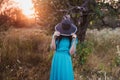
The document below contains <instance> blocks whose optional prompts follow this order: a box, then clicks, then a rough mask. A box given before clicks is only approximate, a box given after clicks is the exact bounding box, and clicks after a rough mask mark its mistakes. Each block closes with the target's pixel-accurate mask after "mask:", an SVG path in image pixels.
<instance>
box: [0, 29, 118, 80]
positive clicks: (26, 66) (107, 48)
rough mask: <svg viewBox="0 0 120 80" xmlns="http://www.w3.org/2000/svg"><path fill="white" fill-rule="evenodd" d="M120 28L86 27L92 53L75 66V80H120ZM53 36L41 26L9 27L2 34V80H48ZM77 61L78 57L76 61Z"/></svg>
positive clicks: (0, 51)
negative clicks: (84, 61)
mask: <svg viewBox="0 0 120 80" xmlns="http://www.w3.org/2000/svg"><path fill="white" fill-rule="evenodd" d="M119 32H120V29H119V28H118V29H114V30H112V29H103V30H100V31H98V30H96V29H93V30H89V29H88V30H87V33H86V41H89V42H90V43H92V44H93V46H92V48H93V51H92V54H90V55H89V56H88V58H87V62H86V63H85V64H84V65H83V66H78V67H75V69H74V70H75V80H120V68H119V67H120V63H119V48H120V47H119V46H120V35H119ZM50 41H51V35H50V34H49V33H47V32H45V31H41V30H39V29H9V30H8V31H6V32H3V33H1V34H0V54H1V63H0V80H49V71H50V64H51V56H52V53H53V52H50V51H49V44H50ZM73 63H75V64H76V59H75V60H73Z"/></svg>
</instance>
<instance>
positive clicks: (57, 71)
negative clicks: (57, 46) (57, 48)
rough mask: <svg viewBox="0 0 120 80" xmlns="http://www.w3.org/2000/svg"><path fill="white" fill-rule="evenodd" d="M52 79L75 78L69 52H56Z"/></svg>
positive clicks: (65, 79) (70, 79)
mask: <svg viewBox="0 0 120 80" xmlns="http://www.w3.org/2000/svg"><path fill="white" fill-rule="evenodd" d="M50 80H74V73H73V67H72V61H71V56H70V54H69V52H64V51H63V52H62V51H61V52H55V54H54V56H53V59H52V64H51V72H50Z"/></svg>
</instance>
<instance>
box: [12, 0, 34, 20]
mask: <svg viewBox="0 0 120 80" xmlns="http://www.w3.org/2000/svg"><path fill="white" fill-rule="evenodd" d="M14 2H15V3H16V5H17V7H18V8H20V9H21V10H22V13H23V14H24V15H26V16H27V17H28V18H34V15H35V10H34V5H33V2H32V0H14Z"/></svg>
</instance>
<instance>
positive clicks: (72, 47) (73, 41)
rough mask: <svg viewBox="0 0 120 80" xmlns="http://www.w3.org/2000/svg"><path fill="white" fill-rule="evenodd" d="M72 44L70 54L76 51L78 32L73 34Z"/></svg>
mask: <svg viewBox="0 0 120 80" xmlns="http://www.w3.org/2000/svg"><path fill="white" fill-rule="evenodd" d="M72 37H73V39H72V45H71V48H70V54H71V55H72V54H74V53H75V52H76V37H77V36H76V34H72Z"/></svg>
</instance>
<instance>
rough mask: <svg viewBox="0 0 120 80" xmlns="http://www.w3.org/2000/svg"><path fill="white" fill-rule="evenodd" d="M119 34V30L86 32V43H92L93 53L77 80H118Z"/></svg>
mask: <svg viewBox="0 0 120 80" xmlns="http://www.w3.org/2000/svg"><path fill="white" fill-rule="evenodd" d="M119 32H120V28H116V29H114V30H113V29H110V28H108V29H103V30H100V31H99V30H97V29H93V30H90V29H88V30H87V33H86V41H89V42H91V43H93V51H92V54H90V55H89V57H88V59H87V62H86V64H85V65H83V66H82V67H81V68H82V71H81V74H82V73H83V74H82V75H81V76H80V78H79V79H78V80H120V56H119V54H120V52H119V49H120V47H119V46H120V34H119Z"/></svg>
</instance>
